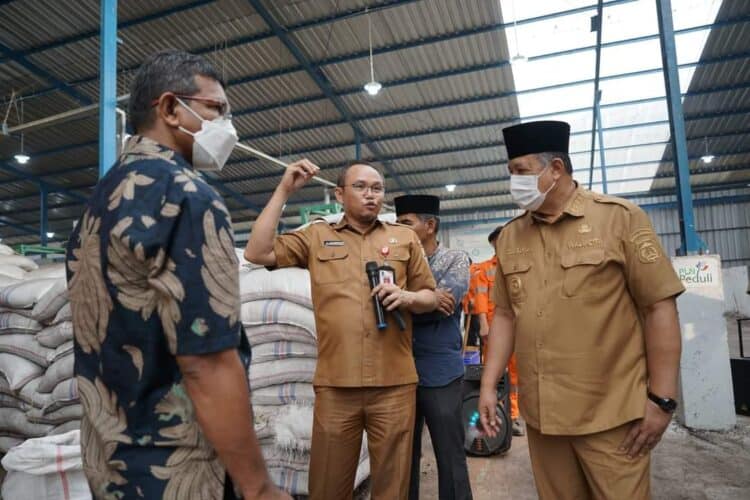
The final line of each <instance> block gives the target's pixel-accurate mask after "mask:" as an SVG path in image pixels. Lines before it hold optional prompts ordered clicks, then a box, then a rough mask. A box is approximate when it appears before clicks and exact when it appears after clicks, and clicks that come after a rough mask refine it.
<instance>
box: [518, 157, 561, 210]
mask: <svg viewBox="0 0 750 500" xmlns="http://www.w3.org/2000/svg"><path fill="white" fill-rule="evenodd" d="M545 170H547V167H544V168H543V169H542V171H541V172H539V173H538V174H536V175H513V174H511V176H510V197H511V198H512V199H513V202H514V203H515V204H516V205H518V206H519V207H521V208H522V209H524V210H530V211H532V212H534V211H535V210H538V209H539V207H541V206H542V203H544V200H545V199H546V198H547V194H548V193H549V192H550V191H552V188H554V187H555V184H557V181H555V182H554V183H552V185H551V186H550V187H549V189H548V190H547V191H545V192H544V193H542V192H541V191H539V179H540V178H541V177H542V175H543V174H544V171H545Z"/></svg>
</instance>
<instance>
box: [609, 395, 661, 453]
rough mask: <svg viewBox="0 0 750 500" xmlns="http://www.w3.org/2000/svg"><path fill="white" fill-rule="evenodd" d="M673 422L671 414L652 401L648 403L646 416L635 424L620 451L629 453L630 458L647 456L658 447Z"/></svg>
mask: <svg viewBox="0 0 750 500" xmlns="http://www.w3.org/2000/svg"><path fill="white" fill-rule="evenodd" d="M671 420H672V415H671V414H670V413H667V412H665V411H663V410H662V409H661V408H659V407H658V406H656V404H654V403H653V402H652V401H650V400H649V401H646V415H645V416H644V417H643V418H642V419H640V420H636V421H635V422H633V424H632V426H631V427H630V431H629V432H628V434H627V436H625V439H624V440H623V441H622V444H620V451H621V452H624V453H627V455H628V458H635V457H636V456H644V455H646V454H647V453H648V452H649V451H651V450H653V449H654V447H656V445H657V443H658V442H659V441H660V440H661V436H662V434H664V431H665V430H666V429H667V426H668V425H669V422H670V421H671Z"/></svg>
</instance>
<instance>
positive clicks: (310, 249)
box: [274, 216, 435, 387]
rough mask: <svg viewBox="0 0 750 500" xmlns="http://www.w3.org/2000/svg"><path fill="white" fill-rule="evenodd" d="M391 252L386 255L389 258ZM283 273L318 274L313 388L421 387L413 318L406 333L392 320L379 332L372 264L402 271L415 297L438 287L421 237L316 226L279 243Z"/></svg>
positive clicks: (383, 229)
mask: <svg viewBox="0 0 750 500" xmlns="http://www.w3.org/2000/svg"><path fill="white" fill-rule="evenodd" d="M384 250H385V252H384ZM274 253H275V254H276V264H277V266H278V267H290V266H296V267H302V268H307V269H308V270H309V271H310V281H311V288H312V301H313V308H314V312H315V325H316V330H317V335H318V364H317V368H316V370H315V377H314V378H313V384H315V385H318V386H331V387H386V386H394V385H403V384H413V383H416V382H417V372H416V370H415V367H414V358H413V356H412V323H411V315H410V314H408V313H402V314H403V316H404V319H405V320H406V324H407V325H406V326H407V328H406V331H401V330H399V328H398V325H397V324H396V322H395V320H394V319H393V318H392V316H391V315H390V314H387V320H388V327H387V328H386V329H384V330H378V329H377V326H376V323H375V308H374V306H373V301H372V297H371V296H370V292H371V290H370V285H369V282H368V280H367V274H366V273H365V264H366V263H367V262H369V261H375V262H377V263H378V264H382V263H383V261H384V258H383V254H384V253H387V259H386V260H387V264H388V265H389V266H391V267H392V268H394V270H395V273H396V284H397V285H398V286H400V287H401V288H404V289H406V290H409V291H419V290H423V289H430V290H434V289H435V280H434V279H433V277H432V273H431V272H430V268H429V266H428V264H427V259H426V258H425V254H424V250H423V249H422V245H421V243H420V242H419V239H418V238H417V235H416V234H415V233H414V231H412V230H411V229H410V228H409V227H407V226H402V225H399V224H391V223H384V222H380V221H377V222H375V224H373V226H371V227H370V228H369V229H368V230H367V231H366V232H365V233H360V232H359V231H357V230H356V229H355V228H353V227H352V226H351V225H349V224H348V222H347V219H346V216H344V217H343V218H342V220H341V221H340V222H338V223H335V224H329V223H326V222H316V223H313V224H310V225H309V226H307V227H306V228H303V229H300V230H298V231H294V232H291V233H286V234H283V235H280V236H277V237H276V240H275V242H274Z"/></svg>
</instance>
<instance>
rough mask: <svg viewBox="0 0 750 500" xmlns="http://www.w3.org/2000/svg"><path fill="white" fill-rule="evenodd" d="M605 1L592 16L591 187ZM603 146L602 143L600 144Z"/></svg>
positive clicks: (598, 118)
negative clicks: (594, 31) (592, 104)
mask: <svg viewBox="0 0 750 500" xmlns="http://www.w3.org/2000/svg"><path fill="white" fill-rule="evenodd" d="M602 4H603V2H602V0H599V1H598V2H597V6H596V17H595V18H592V20H591V24H592V31H593V30H594V29H595V30H596V62H595V64H594V106H593V107H592V108H593V116H592V117H591V165H590V170H589V189H591V184H592V182H593V180H594V150H595V149H596V130H597V123H598V120H600V119H601V115H600V114H599V113H598V110H599V102H600V101H601V98H602V93H601V91H600V90H599V74H600V68H601V66H602V27H603V25H604V17H603V16H602V14H603V10H604V8H603V5H602ZM600 147H601V145H600Z"/></svg>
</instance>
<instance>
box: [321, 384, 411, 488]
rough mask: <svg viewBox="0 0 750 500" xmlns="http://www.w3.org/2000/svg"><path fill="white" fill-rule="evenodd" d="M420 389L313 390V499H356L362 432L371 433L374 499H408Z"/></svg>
mask: <svg viewBox="0 0 750 500" xmlns="http://www.w3.org/2000/svg"><path fill="white" fill-rule="evenodd" d="M416 388H417V386H416V384H408V385H400V386H394V387H362V388H343V387H316V388H315V409H314V416H313V435H312V447H311V450H310V455H311V456H310V475H309V477H310V500H339V499H342V500H343V499H349V500H350V499H351V498H352V492H353V490H354V478H355V474H356V471H357V466H358V465H359V456H360V450H361V447H362V431H367V444H368V451H369V454H370V474H371V485H372V499H373V500H399V499H404V500H406V498H407V497H408V495H409V478H410V471H411V450H412V437H413V433H414V415H415V412H416Z"/></svg>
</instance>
